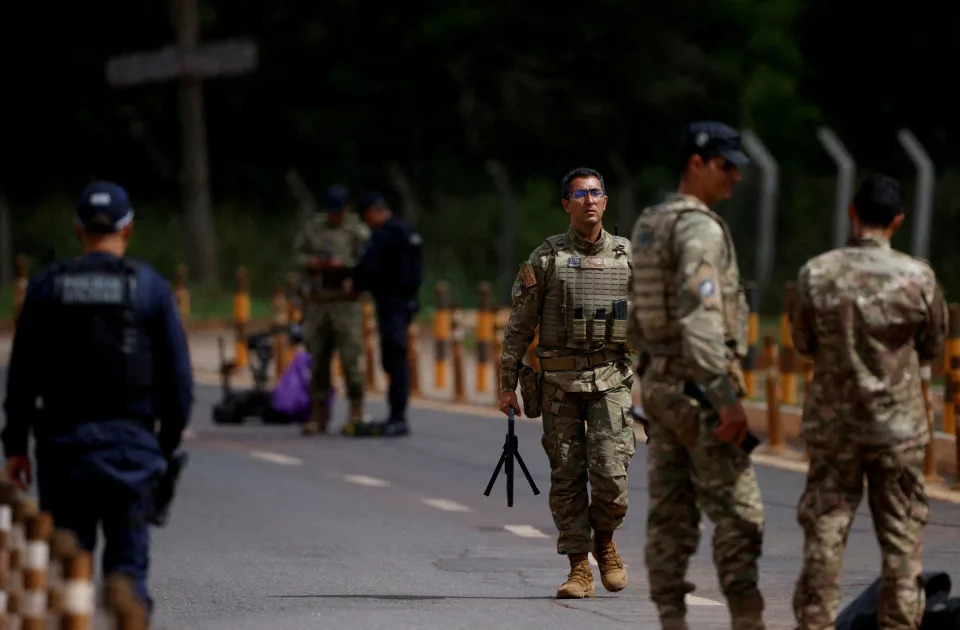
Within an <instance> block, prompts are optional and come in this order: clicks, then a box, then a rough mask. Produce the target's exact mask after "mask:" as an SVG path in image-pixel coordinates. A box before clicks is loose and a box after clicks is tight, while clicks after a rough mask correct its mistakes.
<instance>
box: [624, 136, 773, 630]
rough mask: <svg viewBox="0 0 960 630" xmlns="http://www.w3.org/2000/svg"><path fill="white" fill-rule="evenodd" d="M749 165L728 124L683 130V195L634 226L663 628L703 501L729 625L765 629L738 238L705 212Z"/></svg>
mask: <svg viewBox="0 0 960 630" xmlns="http://www.w3.org/2000/svg"><path fill="white" fill-rule="evenodd" d="M747 161H748V160H747V157H746V156H745V155H744V154H743V153H742V152H741V151H740V136H739V134H737V133H736V131H734V130H733V129H731V128H730V127H728V126H726V125H723V124H721V123H714V122H704V123H694V124H692V125H689V126H688V127H687V129H686V139H685V143H684V152H683V165H684V166H683V175H682V178H681V182H680V190H679V192H678V193H675V194H671V195H670V196H669V197H668V198H667V200H666V201H664V202H663V203H661V204H659V205H657V206H653V207H650V208H646V209H645V210H644V211H643V212H642V213H641V215H640V217H639V218H638V219H637V222H636V223H635V225H634V229H633V236H632V240H633V270H634V271H633V282H632V292H631V296H630V297H631V301H632V304H631V316H630V345H631V346H633V347H635V348H637V349H639V350H641V351H642V352H641V364H640V366H639V368H638V372H642V373H643V376H642V382H641V385H642V396H643V407H644V411H645V413H646V415H647V418H648V420H649V426H648V437H649V440H648V452H649V456H648V462H647V472H648V476H649V494H650V508H649V509H650V511H649V514H648V516H647V545H646V565H647V571H648V574H649V579H650V595H651V599H652V600H653V602H654V603H655V604H656V605H657V609H658V611H659V613H660V619H661V624H662V626H663V628H666V629H670V630H673V629H677V628H686V627H687V626H686V621H685V615H686V607H685V604H684V596H685V595H686V594H687V593H690V592H692V591H693V590H694V585H693V584H691V583H689V582H687V581H685V577H686V572H687V565H688V561H689V559H690V556H691V555H692V554H693V553H694V552H695V551H696V549H697V546H698V545H699V540H700V507H702V508H703V510H704V511H705V512H706V513H707V516H709V517H710V519H711V520H712V521H713V522H714V524H715V525H716V529H715V533H714V539H713V552H714V553H713V557H714V562H715V563H716V566H717V572H718V574H719V578H720V586H721V588H722V589H723V593H724V595H725V596H726V599H727V603H728V606H729V608H730V613H731V618H732V621H733V628H735V629H747V628H749V629H754V628H763V621H762V611H763V598H762V597H761V595H760V592H759V590H758V588H757V577H758V576H757V560H758V558H759V557H760V553H761V546H762V538H763V501H762V499H761V497H760V490H759V487H758V486H757V479H756V475H755V473H754V471H753V468H752V466H751V463H750V458H749V456H748V455H747V454H746V453H744V452H743V451H742V450H741V449H740V448H738V445H739V444H741V443H742V440H743V438H744V437H745V435H746V432H747V421H746V416H745V415H744V412H743V408H742V407H741V405H740V402H739V400H740V398H741V397H742V396H743V395H744V393H745V390H744V387H743V384H742V383H743V379H742V373H741V372H740V368H739V363H738V360H739V358H741V357H743V356H744V355H745V354H746V318H747V305H746V300H745V299H744V295H743V290H742V288H741V285H740V274H739V271H738V267H737V258H736V252H735V249H734V243H733V238H732V237H731V235H730V232H729V231H728V229H727V226H726V222H725V221H724V220H723V219H722V218H721V217H720V216H718V215H717V214H715V213H714V212H713V211H711V210H710V209H709V206H712V205H713V204H714V203H716V202H718V201H721V200H724V199H727V198H729V197H730V195H731V194H732V190H733V186H734V184H735V183H737V182H738V181H739V180H740V174H739V171H738V170H737V167H738V166H739V165H742V164H745V163H746V162H747ZM698 399H699V400H698ZM715 410H716V411H715ZM718 418H719V423H718V422H717V420H718ZM698 506H699V507H698Z"/></svg>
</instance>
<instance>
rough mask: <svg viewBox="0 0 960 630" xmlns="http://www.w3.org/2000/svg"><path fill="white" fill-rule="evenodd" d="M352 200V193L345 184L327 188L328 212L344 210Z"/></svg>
mask: <svg viewBox="0 0 960 630" xmlns="http://www.w3.org/2000/svg"><path fill="white" fill-rule="evenodd" d="M349 201H350V193H349V191H348V190H347V189H346V187H344V186H340V185H336V186H331V187H330V188H328V189H327V207H326V208H325V210H326V211H327V212H342V211H343V209H344V208H346V207H347V203H349Z"/></svg>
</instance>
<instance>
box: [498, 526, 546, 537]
mask: <svg viewBox="0 0 960 630" xmlns="http://www.w3.org/2000/svg"><path fill="white" fill-rule="evenodd" d="M503 528H504V529H505V530H507V531H508V532H510V533H511V534H516V535H517V536H520V537H522V538H549V536H547V535H546V534H544V533H543V532H541V531H540V530H539V529H537V528H536V527H534V526H532V525H504V526H503Z"/></svg>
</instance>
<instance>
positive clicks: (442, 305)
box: [433, 280, 452, 389]
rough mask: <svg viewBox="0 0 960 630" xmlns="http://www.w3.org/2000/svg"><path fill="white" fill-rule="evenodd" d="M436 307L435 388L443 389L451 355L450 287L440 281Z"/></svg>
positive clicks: (436, 291) (434, 318) (436, 292)
mask: <svg viewBox="0 0 960 630" xmlns="http://www.w3.org/2000/svg"><path fill="white" fill-rule="evenodd" d="M434 291H435V294H436V307H435V310H434V314H433V338H434V342H435V344H436V346H435V350H434V375H433V376H434V378H433V381H434V387H436V388H437V389H443V388H445V387H446V386H447V361H448V359H449V353H450V327H451V324H452V322H451V319H450V287H449V285H448V284H447V283H446V282H444V281H443V280H440V281H439V282H437V285H436V288H435V289H434Z"/></svg>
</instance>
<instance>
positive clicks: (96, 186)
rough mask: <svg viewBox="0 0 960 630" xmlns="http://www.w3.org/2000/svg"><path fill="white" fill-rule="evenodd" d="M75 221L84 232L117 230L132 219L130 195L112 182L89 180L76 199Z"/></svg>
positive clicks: (128, 223) (102, 232)
mask: <svg viewBox="0 0 960 630" xmlns="http://www.w3.org/2000/svg"><path fill="white" fill-rule="evenodd" d="M75 221H76V223H77V225H79V226H80V227H82V228H83V230H84V231H85V232H98V233H101V234H109V233H111V232H119V231H120V230H122V229H123V228H125V227H126V226H128V225H130V223H131V222H132V221H133V208H132V207H131V206H130V196H129V195H128V194H127V191H126V190H124V189H123V187H122V186H120V185H118V184H115V183H113V182H91V183H90V184H88V185H87V187H86V188H84V189H83V192H82V193H81V194H80V199H79V200H78V201H77V216H76V219H75Z"/></svg>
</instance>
